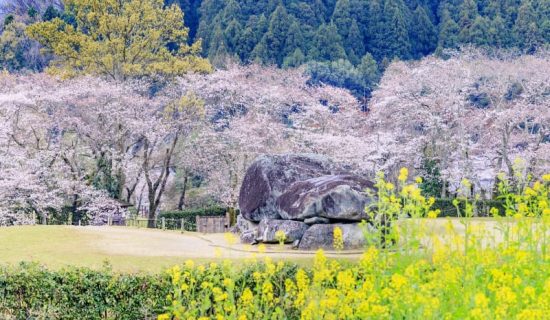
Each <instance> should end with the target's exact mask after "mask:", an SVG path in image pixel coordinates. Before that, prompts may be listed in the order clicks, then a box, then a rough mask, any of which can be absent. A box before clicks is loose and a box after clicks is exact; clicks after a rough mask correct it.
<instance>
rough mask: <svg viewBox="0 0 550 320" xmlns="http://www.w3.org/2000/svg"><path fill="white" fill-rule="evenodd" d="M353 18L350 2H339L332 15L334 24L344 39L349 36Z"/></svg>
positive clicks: (341, 0) (339, 0)
mask: <svg viewBox="0 0 550 320" xmlns="http://www.w3.org/2000/svg"><path fill="white" fill-rule="evenodd" d="M352 20H353V18H352V17H351V6H350V2H349V0H338V2H336V6H335V7H334V13H333V14H332V23H334V25H335V26H336V29H338V34H339V35H340V37H342V39H346V38H347V37H348V35H349V31H350V28H351V23H352Z"/></svg>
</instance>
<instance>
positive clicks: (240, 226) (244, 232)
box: [233, 215, 258, 244]
mask: <svg viewBox="0 0 550 320" xmlns="http://www.w3.org/2000/svg"><path fill="white" fill-rule="evenodd" d="M233 231H234V232H237V233H238V234H239V236H240V239H241V243H248V244H250V243H254V242H256V238H258V223H257V222H253V221H249V220H246V219H245V218H243V216H242V215H238V216H237V222H236V224H235V226H234V228H233Z"/></svg>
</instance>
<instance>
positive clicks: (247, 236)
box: [239, 230, 257, 244]
mask: <svg viewBox="0 0 550 320" xmlns="http://www.w3.org/2000/svg"><path fill="white" fill-rule="evenodd" d="M239 237H240V239H241V243H244V244H255V243H257V241H256V238H257V235H256V232H252V231H250V230H249V231H244V232H241V234H240V236H239Z"/></svg>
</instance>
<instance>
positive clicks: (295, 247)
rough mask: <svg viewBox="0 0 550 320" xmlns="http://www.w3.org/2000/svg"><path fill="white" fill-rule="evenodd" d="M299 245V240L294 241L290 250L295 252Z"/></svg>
mask: <svg viewBox="0 0 550 320" xmlns="http://www.w3.org/2000/svg"><path fill="white" fill-rule="evenodd" d="M299 245H300V240H295V241H294V242H293V243H292V249H294V250H297V249H298V246H299Z"/></svg>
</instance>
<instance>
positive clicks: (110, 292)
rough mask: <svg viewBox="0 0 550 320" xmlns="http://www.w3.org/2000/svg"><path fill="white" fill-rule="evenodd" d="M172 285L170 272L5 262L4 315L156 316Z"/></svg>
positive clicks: (0, 270) (0, 315) (0, 301)
mask: <svg viewBox="0 0 550 320" xmlns="http://www.w3.org/2000/svg"><path fill="white" fill-rule="evenodd" d="M169 289H170V280H169V278H168V277H167V275H165V274H161V275H142V274H118V273H115V272H113V271H111V270H110V269H108V268H106V269H104V270H100V271H96V270H90V269H85V268H68V269H64V270H60V271H50V270H47V269H45V268H43V267H41V266H39V265H37V264H33V263H22V264H20V265H19V266H17V267H0V319H128V320H130V319H155V318H156V315H158V314H160V313H162V311H163V310H164V308H165V306H166V296H167V295H168V293H169Z"/></svg>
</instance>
